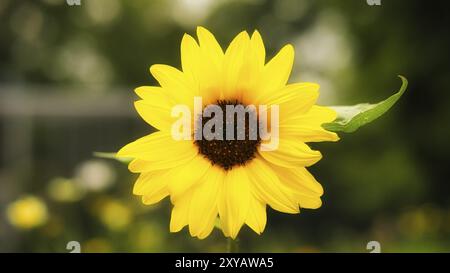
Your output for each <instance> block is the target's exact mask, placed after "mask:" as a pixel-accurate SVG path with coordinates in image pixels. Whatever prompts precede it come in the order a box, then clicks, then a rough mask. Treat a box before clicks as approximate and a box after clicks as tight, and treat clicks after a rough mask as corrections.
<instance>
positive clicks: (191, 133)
mask: <svg viewBox="0 0 450 273" xmlns="http://www.w3.org/2000/svg"><path fill="white" fill-rule="evenodd" d="M197 37H198V41H196V40H195V39H194V38H193V37H191V36H190V35H187V34H185V35H184V37H183V39H182V42H181V63H182V69H181V70H178V69H176V68H174V67H172V66H168V65H160V64H157V65H153V66H152V67H151V68H150V72H151V74H152V75H153V76H154V77H155V78H156V80H157V81H158V82H159V84H160V86H143V87H139V88H137V89H136V93H137V94H138V95H139V97H140V98H141V100H139V101H136V102H135V107H136V109H137V111H138V113H139V114H140V116H141V117H142V118H143V119H144V120H145V121H146V122H148V123H149V124H150V125H152V126H154V127H156V128H157V129H158V130H159V131H158V132H155V133H153V134H150V135H147V136H144V137H142V138H140V139H138V140H136V141H134V142H132V143H130V144H128V145H126V146H125V147H123V148H122V149H121V150H120V151H119V152H118V156H119V157H130V158H133V160H132V161H131V163H130V164H129V169H130V171H132V172H136V173H140V176H139V178H138V180H137V181H136V183H135V186H134V190H133V192H134V194H136V195H140V196H142V201H143V203H144V204H148V205H150V204H154V203H157V202H159V201H160V200H162V199H163V198H165V197H167V196H170V200H171V202H172V204H173V205H174V206H173V210H172V215H171V221H170V231H171V232H177V231H180V230H181V229H182V228H183V227H184V226H186V225H188V226H189V231H190V234H191V235H192V236H196V237H198V238H205V237H207V236H208V235H209V234H210V233H211V231H212V230H213V228H214V225H215V222H216V219H217V218H218V219H219V222H220V226H221V229H222V231H223V233H224V235H225V236H227V237H232V238H235V237H236V236H237V234H238V233H239V230H240V229H241V227H242V226H243V225H244V224H246V225H248V226H249V227H250V228H251V229H253V230H254V231H255V232H256V233H258V234H260V233H262V232H263V230H264V228H265V225H266V206H267V205H269V206H270V207H271V208H273V209H275V210H277V211H281V212H285V213H299V212H300V208H309V209H315V208H318V207H320V206H321V199H320V197H321V195H322V194H323V189H322V186H321V185H320V184H319V183H318V182H317V181H316V180H315V179H314V177H313V176H312V175H311V174H310V173H309V172H308V171H307V169H306V167H308V166H311V165H313V164H315V163H316V162H317V161H319V160H320V159H321V154H320V152H318V151H314V150H312V149H310V148H309V147H308V145H307V144H305V142H317V141H337V140H338V136H337V135H336V134H335V133H333V132H329V131H326V130H325V129H323V128H322V127H321V125H322V124H323V123H326V122H331V121H333V120H334V119H335V118H336V113H335V112H334V111H333V110H331V109H329V108H327V107H322V106H317V105H315V103H316V100H317V98H318V95H319V93H318V90H319V85H318V84H315V83H293V84H287V81H288V78H289V75H290V73H291V69H292V65H293V61H294V49H293V47H292V46H291V45H286V46H285V47H283V48H282V49H281V50H280V52H278V54H276V56H275V57H273V58H272V59H271V60H270V61H268V62H267V63H266V52H265V48H264V43H263V41H262V38H261V36H260V34H259V33H258V32H257V31H255V32H254V33H253V34H252V35H251V37H250V36H249V34H248V33H247V32H245V31H244V32H241V33H240V34H239V35H237V36H236V37H235V38H234V39H233V41H232V42H231V43H230V45H229V46H228V48H227V49H226V50H225V52H224V51H223V50H222V48H221V46H220V45H219V43H218V42H217V41H216V39H215V38H214V36H213V35H212V34H211V33H210V32H209V31H208V30H206V29H205V28H202V27H199V28H197ZM196 98H201V100H200V101H199V100H196ZM180 105H183V106H185V108H183V109H185V110H183V111H174V109H175V108H176V107H175V106H180ZM210 106H214V107H215V108H214V107H212V108H211V107H210ZM261 106H264V107H261ZM174 107H175V108H174ZM228 107H232V108H228ZM199 109H200V112H199V111H198V110H199ZM211 109H212V110H211ZM230 109H234V110H236V109H244V112H243V113H244V115H241V116H240V115H239V114H237V112H230V111H231V110H230ZM209 110H211V111H209ZM185 112H189V113H192V112H194V114H192V115H190V117H188V118H187V119H186V118H184V119H182V120H184V121H188V122H187V124H188V127H189V128H187V130H185V131H184V132H183V133H182V134H181V136H182V138H180V137H178V138H177V137H174V132H175V133H177V132H178V129H177V128H178V127H176V126H175V125H176V124H175V123H176V121H177V118H178V117H179V114H180V113H185ZM238 112H239V111H238ZM212 113H213V114H212ZM223 113H225V114H223ZM230 113H231V119H227V117H229V116H230ZM219 114H221V115H219ZM252 117H253V119H252ZM239 119H241V120H243V122H242V123H239ZM251 120H253V121H255V122H254V123H253V125H252V123H251ZM218 121H219V122H218ZM230 121H231V122H230ZM235 121H236V122H235ZM191 124H193V125H191ZM229 124H231V125H229ZM222 125H223V126H222ZM191 126H192V128H191ZM239 126H241V127H239ZM185 129H186V128H185ZM208 129H211V130H209V131H208ZM219 129H220V130H219ZM262 129H267V130H262ZM208 132H210V134H212V135H213V138H211V135H208ZM228 134H230V135H231V136H232V137H233V136H234V137H236V136H237V138H228V137H226V136H228ZM239 134H241V135H240V136H241V137H240V138H239ZM252 136H253V137H252ZM271 144H275V145H271Z"/></svg>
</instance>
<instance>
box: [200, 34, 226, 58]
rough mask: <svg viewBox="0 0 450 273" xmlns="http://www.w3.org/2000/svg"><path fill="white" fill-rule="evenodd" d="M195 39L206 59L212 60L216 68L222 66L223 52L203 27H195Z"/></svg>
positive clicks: (212, 36)
mask: <svg viewBox="0 0 450 273" xmlns="http://www.w3.org/2000/svg"><path fill="white" fill-rule="evenodd" d="M197 37H198V40H199V42H200V47H201V49H202V51H203V52H205V56H206V57H207V59H208V60H212V61H213V63H214V64H215V65H216V66H217V67H220V66H222V61H223V55H224V54H223V50H222V48H221V47H220V45H219V43H218V42H217V40H216V38H215V37H214V35H213V34H212V33H211V32H209V31H208V30H207V29H206V28H204V27H197Z"/></svg>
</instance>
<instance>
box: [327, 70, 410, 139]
mask: <svg viewBox="0 0 450 273" xmlns="http://www.w3.org/2000/svg"><path fill="white" fill-rule="evenodd" d="M399 77H400V79H401V80H402V86H401V87H400V90H399V91H398V92H397V93H395V94H394V95H392V96H390V97H389V98H387V99H385V100H383V101H381V102H379V103H376V104H370V103H361V104H357V105H353V106H330V107H331V108H333V109H334V110H335V111H336V112H337V113H338V117H337V118H336V120H335V121H333V122H331V123H325V124H323V125H322V127H323V128H325V129H327V130H328V131H333V132H346V133H351V132H354V131H356V130H358V128H359V127H362V126H364V125H366V124H368V123H370V122H372V121H374V120H376V119H377V118H379V117H381V116H382V115H383V114H384V113H386V112H387V111H388V110H389V109H390V108H391V107H392V106H393V105H394V104H395V103H396V102H397V101H398V100H399V99H400V97H401V96H402V95H403V93H404V92H405V90H406V88H407V86H408V80H407V79H406V78H405V77H403V76H399Z"/></svg>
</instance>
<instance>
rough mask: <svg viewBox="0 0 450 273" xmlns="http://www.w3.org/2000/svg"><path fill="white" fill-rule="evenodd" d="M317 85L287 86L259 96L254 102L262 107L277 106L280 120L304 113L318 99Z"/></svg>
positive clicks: (298, 84)
mask: <svg viewBox="0 0 450 273" xmlns="http://www.w3.org/2000/svg"><path fill="white" fill-rule="evenodd" d="M318 90H319V85H318V84H315V83H295V84H289V85H286V86H284V87H282V88H281V89H279V90H277V91H276V92H271V93H268V94H266V95H261V96H260V97H259V98H257V99H256V100H257V101H258V104H262V105H278V106H279V109H280V117H283V119H281V121H282V120H284V119H287V118H289V117H291V116H293V115H299V114H302V113H306V112H307V111H308V110H309V109H311V107H312V106H313V105H314V104H315V103H316V101H317V98H318V97H319V92H318Z"/></svg>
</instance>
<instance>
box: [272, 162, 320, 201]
mask: <svg viewBox="0 0 450 273" xmlns="http://www.w3.org/2000/svg"><path fill="white" fill-rule="evenodd" d="M272 168H273V169H274V170H275V171H276V172H277V174H278V177H279V179H280V181H281V183H283V184H284V185H285V186H287V187H288V188H289V189H291V190H292V191H293V192H299V193H303V194H304V195H308V196H316V197H320V196H322V194H323V188H322V185H320V183H319V182H317V180H316V179H315V178H314V176H313V175H311V173H309V171H308V170H307V169H306V168H304V167H298V168H283V167H277V166H272Z"/></svg>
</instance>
